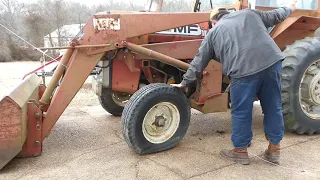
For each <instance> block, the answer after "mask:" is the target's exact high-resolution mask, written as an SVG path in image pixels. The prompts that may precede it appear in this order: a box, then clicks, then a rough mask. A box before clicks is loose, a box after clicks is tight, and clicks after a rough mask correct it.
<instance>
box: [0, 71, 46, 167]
mask: <svg viewBox="0 0 320 180" xmlns="http://www.w3.org/2000/svg"><path fill="white" fill-rule="evenodd" d="M40 83H41V79H40V78H39V77H37V76H36V75H34V74H33V75H30V76H29V77H27V78H26V79H25V80H23V81H22V82H21V83H20V84H19V85H18V86H17V87H16V88H14V89H13V91H11V92H10V93H9V94H8V95H6V96H5V97H4V98H3V99H2V100H1V101H0V109H1V111H0V169H1V168H2V167H3V166H5V165H6V164H7V163H8V162H9V161H10V160H11V159H13V158H14V157H15V156H16V155H17V154H18V153H19V152H20V151H21V150H22V146H23V144H24V142H25V140H26V137H27V131H28V130H27V111H28V109H27V102H28V101H29V100H30V99H34V100H36V101H37V100H39V97H38V93H39V92H38V87H39V84H40Z"/></svg>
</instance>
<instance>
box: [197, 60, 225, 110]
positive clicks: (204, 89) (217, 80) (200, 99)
mask: <svg viewBox="0 0 320 180" xmlns="http://www.w3.org/2000/svg"><path fill="white" fill-rule="evenodd" d="M199 85H200V87H198V89H199V94H197V96H196V98H195V99H196V100H197V103H198V105H203V104H205V101H206V100H207V98H208V97H210V96H215V95H217V94H221V86H222V66H221V64H220V63H218V62H217V61H214V60H212V61H210V63H209V64H208V66H207V67H206V69H205V70H204V71H203V76H202V79H201V82H200V84H199Z"/></svg>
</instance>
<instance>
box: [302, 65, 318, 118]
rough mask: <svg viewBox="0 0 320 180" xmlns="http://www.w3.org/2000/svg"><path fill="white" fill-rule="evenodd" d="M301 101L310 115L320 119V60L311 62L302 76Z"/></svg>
mask: <svg viewBox="0 0 320 180" xmlns="http://www.w3.org/2000/svg"><path fill="white" fill-rule="evenodd" d="M299 103H300V107H301V109H302V111H303V112H304V113H305V114H306V115H307V116H308V117H310V118H311V119H313V120H320V60H317V61H315V62H314V63H313V64H311V65H310V66H309V67H308V68H307V70H306V71H305V72H304V74H303V76H302V79H301V83H300V88H299Z"/></svg>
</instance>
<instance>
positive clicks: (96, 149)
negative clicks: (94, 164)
mask: <svg viewBox="0 0 320 180" xmlns="http://www.w3.org/2000/svg"><path fill="white" fill-rule="evenodd" d="M121 142H122V141H118V142H115V143H111V144H108V145H106V146H102V147H99V148H95V149H90V150H89V151H87V152H84V153H81V154H79V155H77V156H75V157H73V158H70V159H66V160H65V161H62V162H57V163H52V164H51V166H54V165H56V164H61V165H62V164H65V163H66V162H68V161H73V160H75V159H77V158H79V157H81V156H83V155H86V154H90V153H93V152H95V151H98V150H101V149H104V148H107V147H109V146H113V145H117V144H119V143H121ZM38 169H39V168H37V169H34V170H30V171H28V172H26V173H24V174H22V175H21V176H19V177H17V178H16V179H15V180H18V179H21V178H23V177H24V176H26V175H31V174H34V173H35V172H37V171H38Z"/></svg>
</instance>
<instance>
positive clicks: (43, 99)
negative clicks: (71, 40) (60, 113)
mask: <svg viewBox="0 0 320 180" xmlns="http://www.w3.org/2000/svg"><path fill="white" fill-rule="evenodd" d="M72 53H73V50H72V49H68V50H67V51H66V52H65V54H64V55H63V57H62V59H61V61H60V62H59V65H58V67H57V69H56V70H55V71H54V74H53V76H52V79H51V81H50V83H49V85H48V87H47V88H46V90H45V92H44V93H43V96H42V97H41V99H40V103H41V104H44V105H45V104H49V102H50V98H51V96H52V93H53V91H54V89H55V88H56V87H57V84H58V81H59V80H60V78H61V76H62V74H63V72H64V71H65V69H66V67H67V64H68V62H69V59H70V57H71V55H72Z"/></svg>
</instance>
